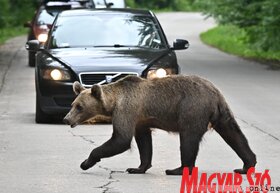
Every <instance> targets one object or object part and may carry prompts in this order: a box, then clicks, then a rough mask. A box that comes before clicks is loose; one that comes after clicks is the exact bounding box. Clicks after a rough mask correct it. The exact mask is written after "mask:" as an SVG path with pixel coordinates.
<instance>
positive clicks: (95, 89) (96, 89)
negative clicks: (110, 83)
mask: <svg viewBox="0 0 280 193" xmlns="http://www.w3.org/2000/svg"><path fill="white" fill-rule="evenodd" d="M91 95H92V96H94V97H95V98H96V99H98V100H101V98H102V88H101V87H100V86H99V85H97V84H94V85H93V86H92V87H91Z"/></svg>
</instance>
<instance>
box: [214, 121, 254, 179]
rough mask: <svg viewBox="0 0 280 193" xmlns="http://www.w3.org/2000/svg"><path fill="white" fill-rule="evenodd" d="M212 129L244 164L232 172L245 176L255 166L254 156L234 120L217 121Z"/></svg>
mask: <svg viewBox="0 0 280 193" xmlns="http://www.w3.org/2000/svg"><path fill="white" fill-rule="evenodd" d="M214 128H215V130H216V131H217V132H218V133H219V134H220V136H221V137H222V138H223V139H224V140H225V141H226V143H227V144H228V145H229V146H230V147H231V148H232V149H233V150H234V151H235V152H236V153H237V155H238V156H239V157H240V158H241V159H242V161H243V163H244V166H243V168H241V169H236V170H234V172H236V173H240V174H246V173H247V171H248V169H249V168H250V167H254V166H255V165H256V163H257V161H256V155H255V154H254V153H253V151H252V150H251V148H250V147H249V144H248V141H247V139H246V137H245V136H244V134H243V133H242V131H241V130H240V128H239V126H238V124H237V122H236V120H235V119H234V118H230V119H229V120H227V121H223V120H222V121H219V123H218V124H217V125H216V126H215V127H214Z"/></svg>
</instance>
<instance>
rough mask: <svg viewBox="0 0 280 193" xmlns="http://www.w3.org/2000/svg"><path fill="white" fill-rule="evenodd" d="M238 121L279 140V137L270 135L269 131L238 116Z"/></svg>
mask: <svg viewBox="0 0 280 193" xmlns="http://www.w3.org/2000/svg"><path fill="white" fill-rule="evenodd" d="M238 119H239V120H240V121H242V122H243V123H245V124H246V125H249V126H250V127H253V128H254V129H256V130H258V131H260V132H262V133H264V134H266V135H268V136H269V137H272V138H273V139H275V140H276V141H280V139H279V138H278V137H276V136H274V135H272V134H271V133H269V132H267V131H265V130H263V129H261V128H259V127H258V126H256V125H254V124H253V123H248V122H247V121H245V120H243V119H240V118H238Z"/></svg>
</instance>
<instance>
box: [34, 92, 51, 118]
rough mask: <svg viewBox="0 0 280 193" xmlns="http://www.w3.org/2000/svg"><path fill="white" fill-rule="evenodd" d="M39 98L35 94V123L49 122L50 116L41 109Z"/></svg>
mask: <svg viewBox="0 0 280 193" xmlns="http://www.w3.org/2000/svg"><path fill="white" fill-rule="evenodd" d="M39 100H40V99H39V97H38V96H37V95H36V116H35V121H36V123H51V122H52V117H51V116H50V115H48V114H46V113H45V112H43V111H42V109H41V106H40V102H39Z"/></svg>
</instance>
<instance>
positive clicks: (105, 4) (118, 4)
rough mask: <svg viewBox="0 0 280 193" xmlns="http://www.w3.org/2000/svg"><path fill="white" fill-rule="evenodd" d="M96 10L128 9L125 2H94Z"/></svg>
mask: <svg viewBox="0 0 280 193" xmlns="http://www.w3.org/2000/svg"><path fill="white" fill-rule="evenodd" d="M94 4H95V8H126V4H125V1H124V0H94Z"/></svg>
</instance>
